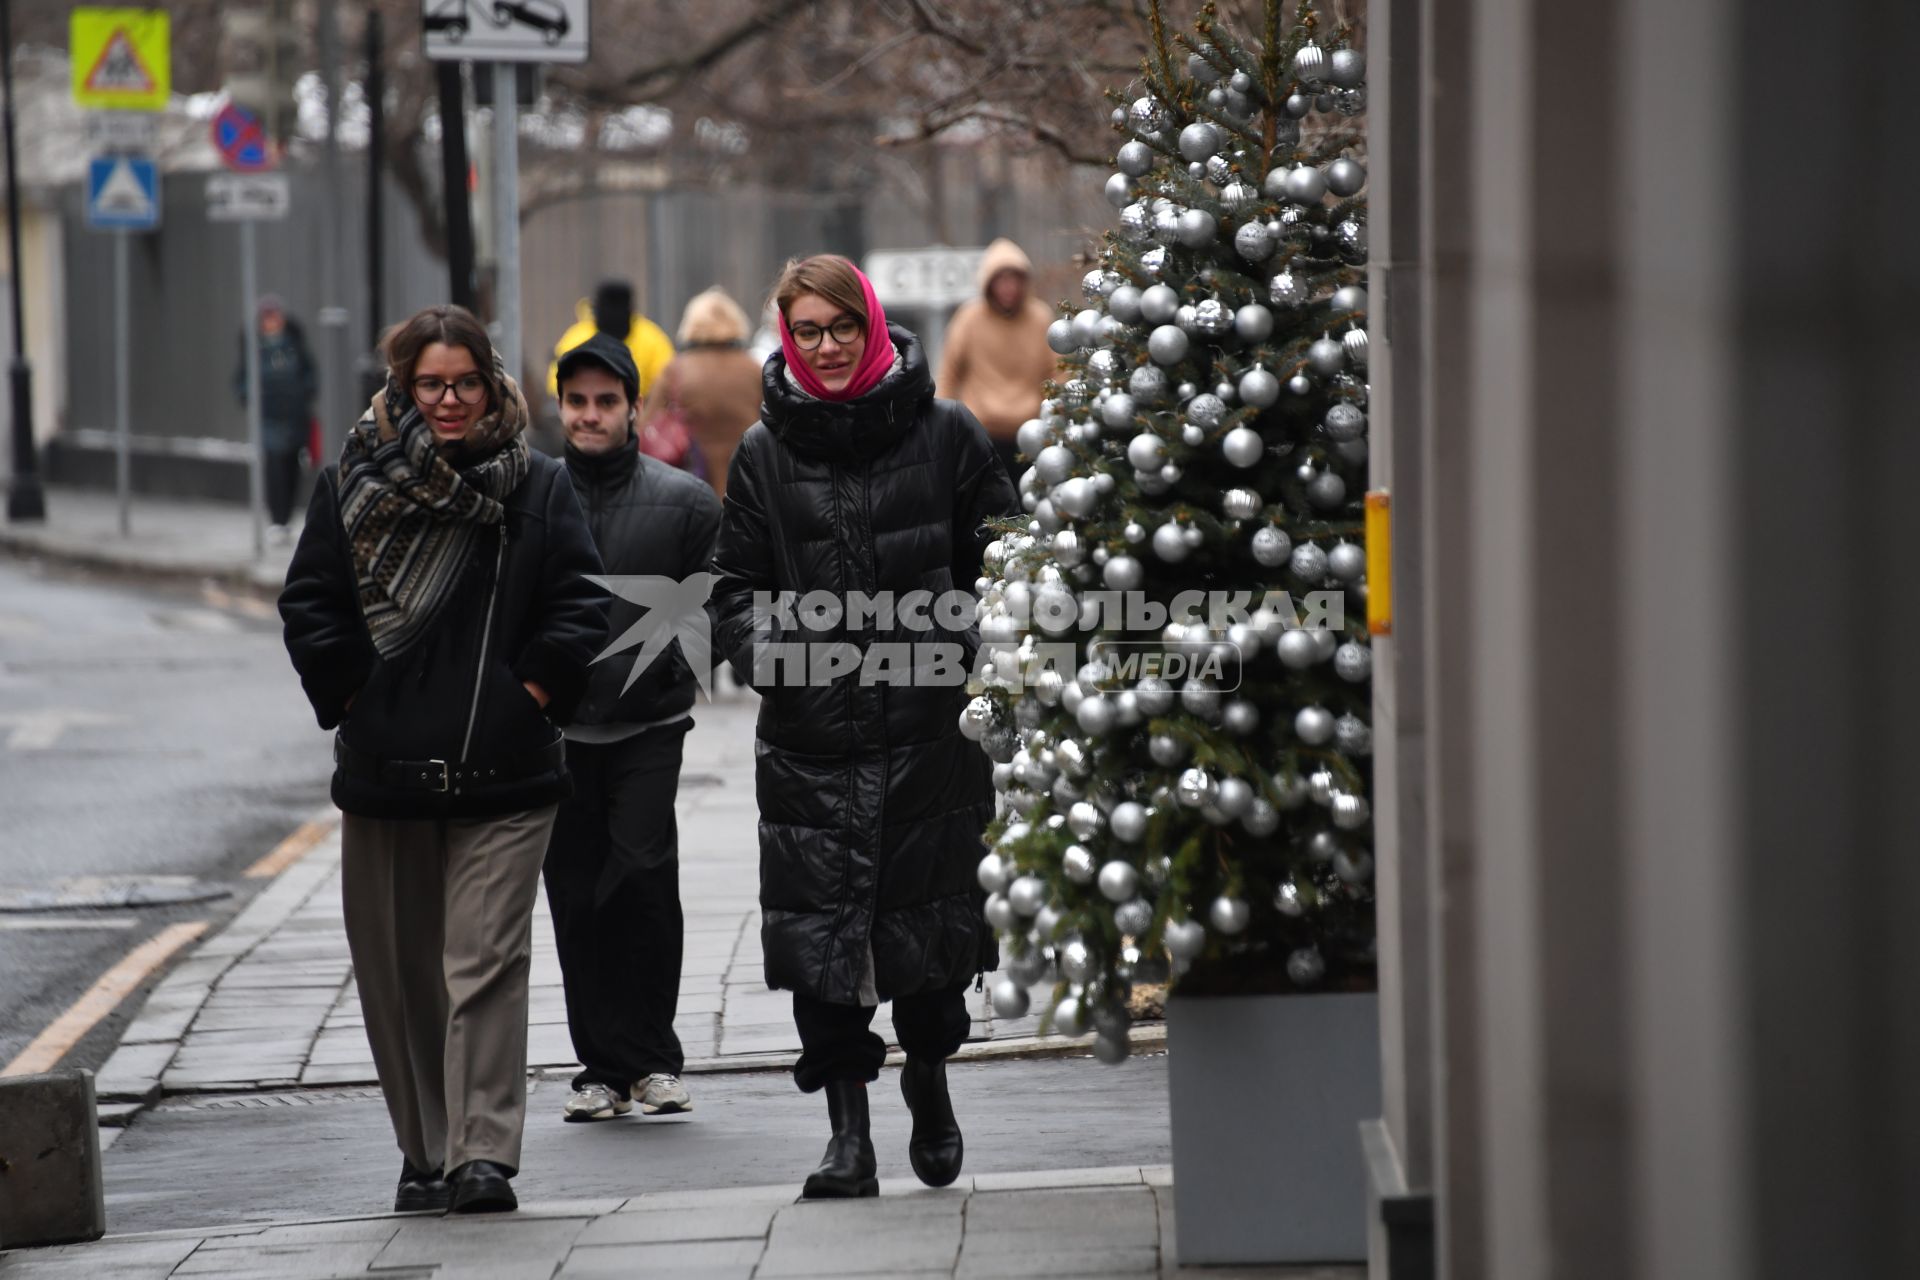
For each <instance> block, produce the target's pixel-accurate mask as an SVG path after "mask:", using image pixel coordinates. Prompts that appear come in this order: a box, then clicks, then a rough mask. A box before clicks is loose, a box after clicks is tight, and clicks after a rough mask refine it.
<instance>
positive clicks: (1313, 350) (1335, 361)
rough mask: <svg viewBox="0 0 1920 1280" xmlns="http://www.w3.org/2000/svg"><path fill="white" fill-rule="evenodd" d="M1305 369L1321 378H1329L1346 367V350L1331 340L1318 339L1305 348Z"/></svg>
mask: <svg viewBox="0 0 1920 1280" xmlns="http://www.w3.org/2000/svg"><path fill="white" fill-rule="evenodd" d="M1307 367H1308V368H1310V369H1312V370H1313V371H1314V372H1315V373H1317V374H1319V375H1320V376H1321V377H1323V378H1331V377H1332V376H1333V375H1334V374H1336V373H1339V372H1340V371H1341V370H1342V369H1344V368H1346V367H1347V353H1346V349H1345V348H1344V347H1342V346H1341V345H1340V344H1339V343H1337V342H1335V341H1334V340H1333V339H1332V338H1325V337H1323V338H1318V339H1316V340H1315V341H1314V343H1313V345H1312V346H1310V347H1308V348H1307Z"/></svg>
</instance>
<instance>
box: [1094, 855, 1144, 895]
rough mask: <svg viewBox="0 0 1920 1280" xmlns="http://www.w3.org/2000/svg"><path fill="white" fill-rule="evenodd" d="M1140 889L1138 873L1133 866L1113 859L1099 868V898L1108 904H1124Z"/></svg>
mask: <svg viewBox="0 0 1920 1280" xmlns="http://www.w3.org/2000/svg"><path fill="white" fill-rule="evenodd" d="M1139 887H1140V873H1139V872H1137V871H1135V870H1134V869H1133V864H1131V863H1128V862H1122V861H1121V860H1120V859H1118V858H1115V859H1114V860H1113V861H1111V862H1109V863H1107V865H1106V866H1104V867H1101V868H1100V896H1101V897H1103V898H1105V899H1106V900H1107V901H1108V902H1125V901H1126V900H1127V899H1128V898H1131V897H1132V896H1133V894H1134V891H1135V890H1136V889H1138V888H1139Z"/></svg>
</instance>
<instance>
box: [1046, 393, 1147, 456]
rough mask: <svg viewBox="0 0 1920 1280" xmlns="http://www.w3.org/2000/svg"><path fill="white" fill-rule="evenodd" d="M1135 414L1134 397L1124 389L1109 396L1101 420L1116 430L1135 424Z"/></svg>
mask: <svg viewBox="0 0 1920 1280" xmlns="http://www.w3.org/2000/svg"><path fill="white" fill-rule="evenodd" d="M1133 414H1134V406H1133V397H1132V396H1130V395H1128V394H1127V393H1126V392H1124V391H1122V392H1116V393H1115V394H1113V395H1110V396H1108V397H1107V402H1106V404H1104V405H1102V406H1101V407H1100V419H1101V421H1103V422H1105V423H1106V424H1107V425H1108V426H1109V427H1112V428H1114V429H1116V430H1118V429H1119V428H1121V427H1127V426H1131V425H1133ZM1022 452H1025V451H1024V450H1022ZM1028 456H1032V455H1028Z"/></svg>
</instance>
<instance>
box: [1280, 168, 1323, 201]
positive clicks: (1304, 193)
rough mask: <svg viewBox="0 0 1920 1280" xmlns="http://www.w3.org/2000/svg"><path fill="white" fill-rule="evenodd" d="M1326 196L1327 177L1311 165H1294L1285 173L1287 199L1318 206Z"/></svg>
mask: <svg viewBox="0 0 1920 1280" xmlns="http://www.w3.org/2000/svg"><path fill="white" fill-rule="evenodd" d="M1326 194H1327V175H1326V174H1324V173H1322V172H1320V171H1319V170H1318V169H1316V168H1314V167H1313V166H1312V165H1310V164H1303V165H1296V166H1295V167H1293V168H1292V169H1289V170H1288V171H1287V199H1289V200H1296V201H1298V202H1299V203H1301V204H1318V203H1319V202H1320V200H1321V198H1322V197H1324V196H1325V195H1326Z"/></svg>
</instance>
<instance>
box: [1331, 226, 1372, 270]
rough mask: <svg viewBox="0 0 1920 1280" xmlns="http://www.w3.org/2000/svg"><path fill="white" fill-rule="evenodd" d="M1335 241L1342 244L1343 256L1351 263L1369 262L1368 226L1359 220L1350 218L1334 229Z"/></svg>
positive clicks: (1341, 251)
mask: <svg viewBox="0 0 1920 1280" xmlns="http://www.w3.org/2000/svg"><path fill="white" fill-rule="evenodd" d="M1333 235H1334V239H1336V240H1338V241H1339V242H1340V253H1341V256H1343V257H1345V258H1346V259H1347V260H1348V261H1349V262H1365V261H1366V260H1367V224H1366V223H1364V222H1362V221H1360V220H1359V219H1358V218H1348V219H1347V220H1346V221H1345V222H1342V223H1341V224H1340V225H1339V226H1337V227H1335V228H1334V229H1333Z"/></svg>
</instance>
